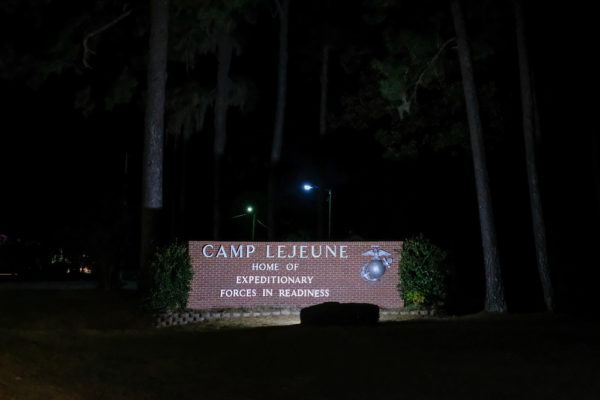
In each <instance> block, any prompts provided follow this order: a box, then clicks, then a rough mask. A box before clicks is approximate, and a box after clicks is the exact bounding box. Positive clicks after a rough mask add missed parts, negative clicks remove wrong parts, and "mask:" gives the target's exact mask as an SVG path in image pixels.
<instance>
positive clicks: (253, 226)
mask: <svg viewBox="0 0 600 400" xmlns="http://www.w3.org/2000/svg"><path fill="white" fill-rule="evenodd" d="M246 211H248V214H251V215H252V241H254V228H255V227H256V213H255V212H254V208H253V207H252V206H248V207H246Z"/></svg>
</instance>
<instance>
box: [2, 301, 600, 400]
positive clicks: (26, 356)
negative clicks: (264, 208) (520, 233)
mask: <svg viewBox="0 0 600 400" xmlns="http://www.w3.org/2000/svg"><path fill="white" fill-rule="evenodd" d="M277 318H279V317H272V318H270V319H269V320H268V321H265V320H255V319H253V318H246V319H239V318H237V319H231V320H222V321H220V322H213V323H199V324H196V325H192V326H186V327H181V328H167V329H155V328H152V327H150V322H149V320H148V318H147V317H145V316H144V315H143V314H142V313H140V312H139V311H138V310H137V309H136V307H135V299H134V298H133V297H132V295H131V294H129V293H111V292H102V291H13V290H1V289H0V399H2V400H5V399H6V400H10V399H19V400H21V399H25V400H27V399H378V398H381V399H384V398H385V399H389V398H394V399H400V398H402V399H411V400H414V399H598V398H600V323H599V322H598V321H597V320H591V319H585V318H581V317H577V318H576V317H568V316H550V315H542V314H528V315H499V316H498V315H484V314H479V315H472V316H465V317H448V318H439V319H414V320H406V321H388V322H381V323H380V324H379V325H377V326H374V327H359V326H357V327H335V326H332V327H303V326H300V325H287V326H262V327H257V326H256V325H257V322H259V323H261V324H266V323H271V324H273V323H277V322H289V321H286V320H285V319H283V317H281V319H280V320H279V321H278V320H277Z"/></svg>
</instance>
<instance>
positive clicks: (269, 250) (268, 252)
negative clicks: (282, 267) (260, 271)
mask: <svg viewBox="0 0 600 400" xmlns="http://www.w3.org/2000/svg"><path fill="white" fill-rule="evenodd" d="M270 253H271V245H270V244H268V245H267V258H275V255H271V254H270Z"/></svg>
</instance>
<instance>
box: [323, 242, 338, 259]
mask: <svg viewBox="0 0 600 400" xmlns="http://www.w3.org/2000/svg"><path fill="white" fill-rule="evenodd" d="M336 250H337V246H333V248H332V247H331V246H330V245H327V246H325V257H329V254H330V253H331V255H332V256H333V257H336Z"/></svg>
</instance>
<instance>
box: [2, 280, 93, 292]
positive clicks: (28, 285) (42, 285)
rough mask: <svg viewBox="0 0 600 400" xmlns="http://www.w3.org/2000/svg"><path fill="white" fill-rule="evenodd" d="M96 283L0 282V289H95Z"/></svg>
mask: <svg viewBox="0 0 600 400" xmlns="http://www.w3.org/2000/svg"><path fill="white" fill-rule="evenodd" d="M97 287H98V283H97V282H94V281H37V282H34V281H32V282H1V281H0V290H19V289H34V290H38V289H39V290H45V289H50V290H90V289H96V288H97Z"/></svg>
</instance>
